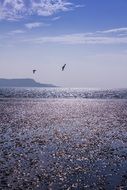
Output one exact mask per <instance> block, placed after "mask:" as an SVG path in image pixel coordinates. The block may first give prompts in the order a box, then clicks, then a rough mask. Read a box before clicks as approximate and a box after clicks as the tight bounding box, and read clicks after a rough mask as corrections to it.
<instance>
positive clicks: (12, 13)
mask: <svg viewBox="0 0 127 190" xmlns="http://www.w3.org/2000/svg"><path fill="white" fill-rule="evenodd" d="M74 8H76V5H74V4H72V3H70V0H27V1H26V0H3V1H2V2H0V20H2V19H4V20H17V19H21V18H24V17H26V16H30V15H38V16H50V15H53V14H55V13H56V12H59V11H69V10H73V9H74Z"/></svg>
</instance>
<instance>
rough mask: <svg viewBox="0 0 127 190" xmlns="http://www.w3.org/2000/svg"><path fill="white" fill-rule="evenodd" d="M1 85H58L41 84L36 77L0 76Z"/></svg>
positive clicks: (50, 85)
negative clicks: (15, 77)
mask: <svg viewBox="0 0 127 190" xmlns="http://www.w3.org/2000/svg"><path fill="white" fill-rule="evenodd" d="M0 87H56V86H55V85H52V84H41V83H38V82H36V81H35V80H34V79H29V78H28V79H3V78H0Z"/></svg>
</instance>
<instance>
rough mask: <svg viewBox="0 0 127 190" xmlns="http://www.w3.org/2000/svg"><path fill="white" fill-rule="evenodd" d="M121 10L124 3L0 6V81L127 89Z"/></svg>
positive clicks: (71, 0)
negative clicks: (28, 81) (17, 80)
mask: <svg viewBox="0 0 127 190" xmlns="http://www.w3.org/2000/svg"><path fill="white" fill-rule="evenodd" d="M126 10H127V1H126V0H27V1H26V0H0V60H1V61H0V78H2V77H3V78H34V79H35V80H37V81H39V82H42V83H53V84H56V85H60V86H63V87H94V88H96V87H97V88H99V87H100V88H113V87H114V88H121V87H122V88H124V87H127V83H126V82H127V74H126V71H127V21H126V18H127V11H126ZM65 63H66V64H67V67H66V69H65V71H64V72H61V66H62V65H63V64H65ZM32 69H37V72H36V74H35V75H33V74H32Z"/></svg>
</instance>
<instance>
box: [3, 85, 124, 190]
mask: <svg viewBox="0 0 127 190" xmlns="http://www.w3.org/2000/svg"><path fill="white" fill-rule="evenodd" d="M126 94H127V90H126V89H122V90H119V89H118V90H97V89H96V90H94V89H92V90H90V89H22V88H17V89H16V88H2V89H0V189H2V190H17V189H19V190H25V189H27V190H29V189H30V190H43V189H44V190H49V189H53V190H61V189H66V190H71V189H72V190H73V189H76V190H78V189H88V190H89V189H90V190H91V189H92V190H93V189H94V190H101V189H102V190H105V189H106V190H117V189H118V190H120V189H124V190H126V189H127V100H126ZM85 97H86V98H85Z"/></svg>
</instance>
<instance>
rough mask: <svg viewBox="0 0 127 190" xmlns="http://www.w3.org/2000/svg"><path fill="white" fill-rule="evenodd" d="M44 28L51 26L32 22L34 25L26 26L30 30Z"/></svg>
mask: <svg viewBox="0 0 127 190" xmlns="http://www.w3.org/2000/svg"><path fill="white" fill-rule="evenodd" d="M42 26H49V24H46V23H42V22H32V23H27V24H25V27H26V28H28V29H33V28H39V27H42Z"/></svg>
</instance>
